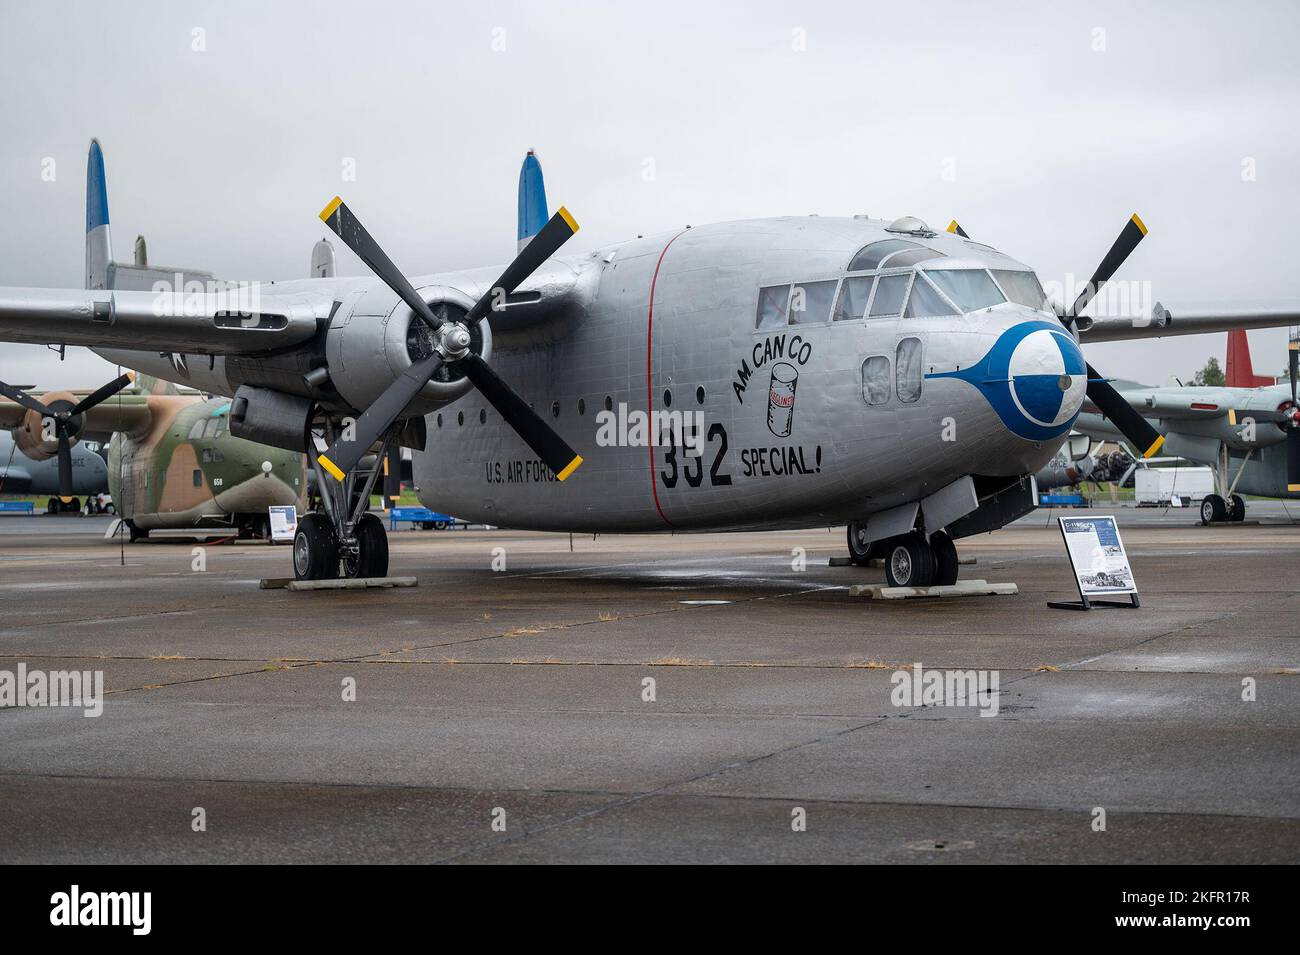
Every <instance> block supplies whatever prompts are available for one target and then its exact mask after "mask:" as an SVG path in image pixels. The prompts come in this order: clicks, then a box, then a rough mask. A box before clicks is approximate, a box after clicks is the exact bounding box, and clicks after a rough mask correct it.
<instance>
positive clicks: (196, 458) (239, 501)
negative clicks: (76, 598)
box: [0, 376, 307, 541]
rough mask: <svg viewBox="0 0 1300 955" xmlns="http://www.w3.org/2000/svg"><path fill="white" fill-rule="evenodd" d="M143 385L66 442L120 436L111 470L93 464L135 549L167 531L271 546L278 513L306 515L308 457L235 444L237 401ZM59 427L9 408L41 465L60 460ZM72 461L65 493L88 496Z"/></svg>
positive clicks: (82, 418)
mask: <svg viewBox="0 0 1300 955" xmlns="http://www.w3.org/2000/svg"><path fill="white" fill-rule="evenodd" d="M123 377H127V376H123ZM128 380H129V379H128ZM139 385H140V387H138V388H135V389H132V390H131V391H130V392H127V391H125V390H121V391H118V392H115V393H114V394H113V396H112V397H110V398H107V399H105V400H102V401H100V402H98V403H96V404H94V405H92V406H90V407H88V408H85V409H84V410H82V411H81V412H79V413H77V414H75V415H73V416H71V418H70V423H69V425H68V427H67V431H66V435H65V439H64V442H63V443H64V444H65V445H68V446H75V445H77V444H78V442H79V441H80V440H81V439H92V440H109V437H110V435H111V441H110V443H109V449H108V464H107V467H105V465H104V462H103V460H102V459H100V458H99V456H98V455H94V454H92V455H91V456H92V457H94V458H95V459H96V460H98V461H99V468H98V471H97V472H96V473H99V474H103V475H104V476H105V477H106V478H107V484H108V491H109V493H110V494H111V495H112V497H113V504H114V507H115V509H116V513H117V515H118V516H119V517H121V518H122V519H123V521H124V523H125V525H126V528H127V530H128V532H129V534H130V539H131V540H132V541H135V540H138V539H140V538H141V537H147V536H148V534H149V532H150V531H151V530H158V529H163V528H199V527H201V528H222V527H230V528H233V529H235V530H237V531H238V532H239V533H240V534H241V535H243V536H250V535H257V536H266V535H267V533H268V531H269V525H268V517H267V508H268V507H270V506H271V505H273V504H295V505H297V506H298V507H299V509H302V508H303V506H304V504H305V501H306V492H307V474H306V462H305V460H304V458H303V456H302V455H301V454H294V453H291V452H288V451H284V450H282V449H280V448H270V447H266V446H264V445H259V444H255V443H253V442H251V441H246V440H244V439H243V438H237V437H233V436H232V435H231V434H230V423H229V413H230V399H229V398H206V399H205V398H204V397H203V396H202V395H200V394H196V393H193V392H191V393H189V394H181V393H180V391H179V390H178V389H177V388H176V386H175V385H172V384H170V383H168V382H164V381H157V380H154V379H151V378H143V377H142V378H141V379H139ZM23 394H24V396H25V397H32V396H28V395H25V393H23ZM77 400H78V399H77V397H76V396H75V395H73V394H71V393H69V392H47V393H45V394H44V395H41V396H40V398H39V399H38V403H39V404H40V405H43V406H44V408H45V409H56V410H57V409H59V408H60V407H64V408H67V407H70V406H73V405H75V404H76V403H77ZM49 417H50V415H49V414H47V413H46V411H44V410H42V409H41V408H32V407H25V406H24V405H23V404H22V403H19V402H18V401H14V400H7V401H0V428H6V429H10V433H11V434H12V436H13V440H14V443H15V445H16V446H17V447H19V448H21V449H22V450H23V451H24V453H26V454H28V455H29V456H31V457H32V458H34V459H36V460H50V459H53V458H56V457H59V456H60V449H59V444H60V440H59V435H58V434H55V433H52V429H51V428H50V427H49V425H48V423H47V422H48V420H49ZM67 453H68V456H69V457H70V458H71V461H72V464H73V467H72V476H73V483H72V484H71V485H68V486H64V487H61V488H59V489H58V492H57V493H61V494H62V495H63V496H64V497H68V496H69V495H70V494H75V493H86V492H85V491H81V490H79V488H80V487H81V484H79V483H77V481H78V478H77V469H76V466H75V462H76V460H77V456H76V453H75V448H72V447H69V450H68V452H67Z"/></svg>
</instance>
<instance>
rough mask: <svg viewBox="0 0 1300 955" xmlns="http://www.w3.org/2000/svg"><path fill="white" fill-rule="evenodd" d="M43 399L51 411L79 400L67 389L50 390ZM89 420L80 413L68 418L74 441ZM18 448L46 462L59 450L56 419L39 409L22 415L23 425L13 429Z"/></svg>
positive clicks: (66, 406)
mask: <svg viewBox="0 0 1300 955" xmlns="http://www.w3.org/2000/svg"><path fill="white" fill-rule="evenodd" d="M41 402H42V404H44V405H45V407H47V408H49V409H50V410H51V411H61V410H63V409H65V408H71V407H73V406H74V405H75V404H76V403H77V399H76V397H75V396H74V395H72V394H70V393H69V392H66V391H50V392H46V393H45V394H44V395H42V396H41ZM85 425H86V422H85V419H83V418H82V417H81V416H80V415H78V416H77V417H75V418H72V419H70V420H69V421H68V423H67V426H66V429H65V430H66V431H67V435H68V438H69V442H70V443H71V444H76V443H77V440H78V439H79V438H80V437H81V432H82V430H83V429H84V428H85ZM11 433H12V434H13V436H14V444H16V445H17V446H18V450H19V451H21V452H22V453H23V454H25V455H27V456H28V457H29V458H31V459H32V460H33V461H46V460H48V459H50V458H52V457H54V456H55V455H56V454H58V453H59V440H58V437H57V436H56V435H55V432H54V422H53V420H52V419H49V418H47V417H46V416H45V415H42V414H41V413H40V412H37V411H28V412H27V413H26V414H25V415H23V420H22V424H20V425H18V427H16V428H14V429H13V431H12V432H11Z"/></svg>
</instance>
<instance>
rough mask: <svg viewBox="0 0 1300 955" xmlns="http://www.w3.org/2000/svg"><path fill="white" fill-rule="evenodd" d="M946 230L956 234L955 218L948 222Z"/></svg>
mask: <svg viewBox="0 0 1300 955" xmlns="http://www.w3.org/2000/svg"><path fill="white" fill-rule="evenodd" d="M948 231H949V232H951V233H952V234H953V235H956V234H957V220H956V219H953V220H952V221H951V222H949V223H948Z"/></svg>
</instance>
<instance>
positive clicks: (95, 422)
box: [0, 391, 152, 440]
mask: <svg viewBox="0 0 1300 955" xmlns="http://www.w3.org/2000/svg"><path fill="white" fill-rule="evenodd" d="M87 394H89V392H87V391H72V392H69V391H48V392H46V393H45V394H44V395H39V394H38V395H36V396H35V397H37V398H40V399H41V400H42V401H45V400H52V399H54V398H70V399H73V400H75V399H77V398H84V397H85V396H86V395H87ZM149 398H150V396H149V395H125V394H119V395H114V396H113V397H111V398H108V399H107V400H105V401H103V402H102V403H100V404H97V405H95V406H94V407H93V408H89V409H87V410H86V411H84V412H82V420H83V421H85V427H84V428H83V430H82V436H83V437H87V438H90V439H91V440H102V439H103V438H106V437H107V436H108V435H111V434H112V433H113V432H114V431H125V432H127V433H128V434H133V433H136V432H139V431H142V430H143V429H144V428H146V427H148V426H149V420H150V417H151V415H152V412H151V411H150V410H149ZM29 413H30V412H28V410H27V409H26V408H24V407H23V406H22V405H20V404H18V403H17V402H14V401H10V400H9V399H8V398H0V429H4V430H7V431H12V430H13V429H14V428H17V427H19V426H21V425H22V423H23V419H24V417H25V416H26V415H28V414H29Z"/></svg>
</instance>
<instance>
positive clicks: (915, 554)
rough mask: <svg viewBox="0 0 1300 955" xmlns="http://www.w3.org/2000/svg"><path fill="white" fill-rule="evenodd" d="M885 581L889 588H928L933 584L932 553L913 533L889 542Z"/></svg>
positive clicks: (886, 554) (920, 538) (886, 555)
mask: <svg viewBox="0 0 1300 955" xmlns="http://www.w3.org/2000/svg"><path fill="white" fill-rule="evenodd" d="M885 579H886V580H888V581H889V586H891V587H929V586H930V585H931V584H933V583H934V551H932V550H931V549H930V545H929V544H928V543H926V540H925V538H924V537H922V536H921V535H920V534H917V533H915V532H913V533H911V534H905V535H903V536H902V537H895V538H893V539H891V540H890V541H889V545H888V547H887V548H886V552H885Z"/></svg>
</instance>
